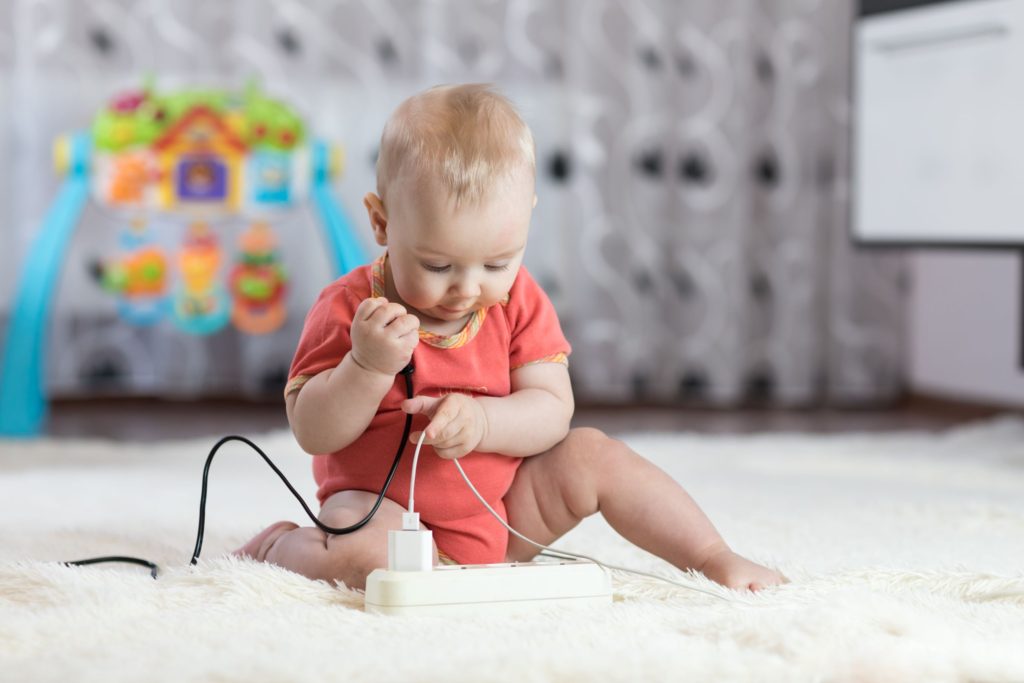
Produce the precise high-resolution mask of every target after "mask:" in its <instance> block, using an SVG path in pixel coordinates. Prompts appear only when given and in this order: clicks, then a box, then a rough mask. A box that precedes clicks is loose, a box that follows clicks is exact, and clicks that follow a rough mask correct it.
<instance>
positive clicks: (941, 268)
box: [906, 250, 1024, 407]
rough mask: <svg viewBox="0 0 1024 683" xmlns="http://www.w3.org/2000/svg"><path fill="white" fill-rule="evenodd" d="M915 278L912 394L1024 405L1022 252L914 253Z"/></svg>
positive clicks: (909, 349)
mask: <svg viewBox="0 0 1024 683" xmlns="http://www.w3.org/2000/svg"><path fill="white" fill-rule="evenodd" d="M910 276H911V280H910V282H911V286H910V305H909V316H910V318H909V320H908V324H909V327H910V329H909V330H908V334H907V363H906V367H907V368H908V373H909V384H910V389H911V390H912V391H913V392H915V393H919V394H926V395H931V396H937V397H942V398H950V399H957V400H967V401H980V402H985V403H994V404H1006V405H1012V406H1019V407H1024V371H1022V369H1021V366H1020V355H1021V352H1020V348H1021V321H1020V305H1021V302H1020V296H1021V294H1020V292H1021V279H1020V278H1021V255H1020V253H1018V252H1015V251H1012V250H1006V251H1002V250H1000V251H960V250H955V251H919V252H912V255H911V257H910Z"/></svg>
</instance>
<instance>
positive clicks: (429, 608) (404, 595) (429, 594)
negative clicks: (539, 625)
mask: <svg viewBox="0 0 1024 683" xmlns="http://www.w3.org/2000/svg"><path fill="white" fill-rule="evenodd" d="M611 601H612V587H611V580H610V579H609V578H608V574H607V573H606V572H605V571H604V570H603V569H601V567H599V566H597V565H596V564H594V563H593V562H586V561H582V560H565V561H544V562H513V563H509V564H457V565H447V566H438V567H435V568H434V570H433V571H428V572H426V571H393V570H390V569H374V570H373V571H372V572H371V573H370V575H369V576H368V577H367V579H366V599H365V605H366V611H367V612H373V613H377V614H404V615H432V614H468V613H481V612H487V613H492V614H494V613H500V614H515V613H522V612H531V611H535V610H538V609H546V608H552V607H568V606H592V605H607V604H611Z"/></svg>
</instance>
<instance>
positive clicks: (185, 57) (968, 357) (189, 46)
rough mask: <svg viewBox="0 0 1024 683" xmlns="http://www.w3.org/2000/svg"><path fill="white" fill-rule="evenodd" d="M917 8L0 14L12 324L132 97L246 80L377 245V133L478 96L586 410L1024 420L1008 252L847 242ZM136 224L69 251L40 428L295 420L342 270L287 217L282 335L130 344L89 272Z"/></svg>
mask: <svg viewBox="0 0 1024 683" xmlns="http://www.w3.org/2000/svg"><path fill="white" fill-rule="evenodd" d="M930 4H932V5H933V4H935V3H921V2H917V3H914V2H909V3H908V2H903V3H898V2H897V3H892V2H890V3H861V4H860V5H858V4H857V3H854V2H852V1H850V2H845V1H844V2H838V1H837V2H832V1H825V0H819V1H811V0H763V1H759V2H748V1H747V0H731V1H722V0H685V1H677V0H587V1H584V0H477V1H472V0H432V1H430V2H415V1H413V0H390V1H379V2H378V1H376V0H363V1H355V0H351V1H345V0H306V1H301V2H300V1H289V0H274V1H273V2H269V1H264V0H253V1H249V0H246V1H243V0H231V1H227V0H226V1H222V2H206V1H205V0H179V1H176V2H173V3H171V2H161V1H158V0H152V1H144V0H134V1H133V0H110V1H104V0H88V1H84V2H83V1H75V0H0V104H2V106H0V160H2V163H0V226H2V228H0V321H3V322H2V323H0V332H6V327H7V321H8V318H9V314H10V307H11V301H12V299H13V297H14V295H15V291H16V288H17V285H18V278H19V277H20V273H21V269H22V263H23V260H24V255H25V254H26V252H27V251H28V250H29V246H30V244H31V242H32V240H33V237H34V236H35V235H36V234H37V231H38V230H39V227H40V223H41V221H42V218H43V216H44V215H45V214H46V212H47V210H48V208H49V206H50V204H51V202H52V201H53V199H54V197H55V196H56V194H57V192H58V188H59V183H60V178H59V177H58V176H57V175H56V174H55V172H54V170H53V163H52V153H51V148H52V145H53V141H54V139H55V138H57V137H58V136H59V135H61V134H64V133H68V132H73V131H79V130H87V129H88V128H89V126H90V125H91V123H92V120H93V117H94V116H95V115H96V113H97V112H98V111H100V110H101V109H102V108H103V107H104V106H106V105H107V103H108V102H109V101H110V100H111V99H112V98H113V97H115V96H117V95H118V94H121V93H124V92H128V91H133V90H138V89H139V88H140V87H141V86H142V84H143V82H144V81H146V80H147V79H150V81H151V82H152V83H154V84H155V87H157V88H158V89H164V90H173V89H175V88H184V87H219V88H235V89H239V88H242V87H244V86H245V85H246V83H250V82H254V81H255V82H258V83H259V86H260V87H261V88H262V90H263V91H264V92H265V93H266V94H267V95H268V96H271V97H274V98H278V99H281V100H283V101H286V102H288V103H289V104H290V105H291V106H292V107H293V108H294V109H295V110H296V111H297V112H298V113H299V114H300V115H301V116H302V117H303V118H304V119H305V121H306V125H307V129H308V131H309V132H310V133H311V134H312V135H315V136H316V137H319V138H322V139H325V140H328V141H330V142H331V143H334V144H338V145H340V146H341V147H343V148H344V151H345V163H344V171H343V173H342V174H341V175H340V177H339V178H338V179H337V180H336V185H335V190H336V192H337V194H338V196H339V198H340V200H341V203H342V205H343V206H345V207H346V208H347V210H348V212H349V213H350V214H351V217H352V219H353V222H354V224H355V226H356V233H357V236H358V239H359V240H360V241H361V242H362V244H363V245H364V246H365V248H366V250H367V251H368V252H369V253H371V254H373V255H376V253H377V250H378V248H376V247H375V245H373V243H372V241H371V240H370V238H369V237H370V235H369V228H368V225H367V222H366V219H365V214H364V213H363V211H362V207H361V198H362V196H363V194H364V193H365V192H366V191H368V190H370V189H373V188H374V184H375V181H374V163H375V159H376V148H377V144H378V141H379V136H380V131H381V128H382V126H383V123H384V121H385V120H386V118H387V117H388V115H389V114H390V112H391V111H392V109H393V108H394V107H395V106H396V105H397V103H398V102H400V101H401V100H402V99H404V97H406V96H408V95H409V94H411V93H413V92H416V91H418V90H421V89H423V88H426V87H429V86H431V85H435V84H438V83H453V82H467V81H474V82H475V81H484V82H492V83H495V84H497V86H498V87H499V88H500V89H501V90H502V91H503V92H505V93H506V94H507V95H508V96H509V97H510V98H512V100H513V101H514V102H515V103H516V104H517V105H518V106H519V108H520V110H521V111H522V113H523V115H524V118H525V119H526V120H527V122H528V123H529V124H530V126H531V128H532V130H533V132H534V136H535V138H536V141H537V152H538V190H537V193H538V196H539V203H538V206H537V210H536V213H535V219H534V224H533V228H532V232H531V237H530V243H529V247H528V251H527V258H526V263H527V265H528V267H529V268H530V270H531V272H532V273H533V274H534V276H535V277H536V278H537V279H538V281H539V282H540V283H541V285H542V286H543V287H544V288H545V290H546V291H547V292H548V294H549V296H550V297H551V299H552V300H553V302H554V303H555V306H556V308H557V309H558V311H559V314H560V317H561V320H562V324H563V327H564V330H565V332H566V334H567V336H568V337H569V339H570V341H571V343H572V345H573V349H574V351H573V354H572V357H571V359H570V371H571V373H572V376H573V383H574V387H575V390H576V395H577V400H578V402H579V404H580V405H581V412H580V415H579V416H578V420H580V421H583V422H586V423H594V424H601V423H602V422H605V423H608V421H613V422H614V424H615V425H617V426H620V427H622V428H630V427H641V428H661V427H667V428H690V427H693V428H708V429H718V428H729V429H760V428H764V427H772V426H781V427H785V428H799V429H812V430H818V429H832V428H845V427H849V426H869V427H870V426H881V427H887V426H907V425H910V426H918V425H924V426H932V425H936V424H945V423H946V422H948V421H950V420H958V419H966V418H968V417H973V416H977V415H982V414H991V413H992V412H995V411H998V410H1014V409H1016V408H1018V407H1019V406H1020V405H1024V381H1022V380H1021V372H1020V367H1019V366H1020V363H1019V344H1020V339H1019V334H1020V333H1019V327H1020V316H1019V311H1018V309H1019V306H1020V301H1019V296H1020V289H1021V286H1020V282H1019V279H1018V278H1019V273H1018V267H1019V264H1018V258H1019V257H1018V255H1017V252H1016V250H1015V249H1010V248H1008V249H985V250H981V251H979V250H976V249H966V248H948V246H945V248H942V249H940V250H935V249H921V248H915V249H911V248H909V247H911V246H919V245H907V244H905V243H903V241H900V240H897V241H896V242H894V243H893V244H891V245H883V246H879V244H878V243H877V242H878V240H871V239H861V240H857V239H854V236H853V234H852V231H851V209H852V207H853V205H854V202H855V198H856V196H857V191H858V184H857V183H856V182H854V181H853V180H852V176H851V173H852V170H853V164H852V158H851V150H852V149H853V146H854V144H855V137H854V133H855V130H856V125H855V124H856V120H855V119H856V116H855V112H856V110H857V107H856V106H855V103H856V100H855V99H854V95H853V92H854V82H853V81H854V74H855V73H856V72H855V70H854V65H855V61H856V55H857V50H856V48H857V44H856V36H857V33H856V28H857V26H858V22H859V21H860V22H863V21H864V20H865V17H871V16H874V15H884V16H889V15H890V14H893V13H896V14H899V15H900V16H905V15H906V14H907V12H914V11H916V10H915V9H914V7H915V6H926V5H930ZM943 4H945V3H943ZM949 4H952V5H961V4H972V5H973V4H975V3H973V2H971V3H956V2H954V3H949ZM977 4H980V5H985V4H1007V3H977ZM1009 4H1015V3H1009ZM950 98H951V99H955V94H954V93H950ZM872 160H873V162H877V159H875V158H874V157H872ZM154 220H155V221H156V222H154V224H153V225H154V226H155V229H157V230H159V225H160V224H159V219H154ZM123 221H124V218H123V216H120V215H115V214H112V213H110V212H105V211H103V210H102V209H99V208H97V207H95V206H90V207H88V208H87V209H86V211H85V213H84V215H83V218H82V220H81V221H80V223H79V224H78V226H77V228H76V231H75V234H74V236H73V238H72V241H71V244H70V246H69V249H68V254H67V257H66V259H65V261H64V264H63V268H62V274H61V278H60V282H59V286H58V287H57V291H56V296H55V299H54V307H53V312H52V317H51V321H50V327H49V330H50V332H49V335H48V338H47V342H46V349H45V357H46V364H45V368H46V370H45V372H46V377H45V386H46V389H47V392H48V395H49V397H50V398H51V399H52V401H53V402H52V410H51V415H50V419H49V421H48V422H47V427H46V429H47V431H48V432H49V433H53V434H78V433H88V434H114V435H117V434H128V435H138V434H143V435H145V434H178V433H183V432H184V431H187V430H190V429H193V428H194V429H205V430H208V431H213V432H217V431H230V428H231V427H232V426H240V427H242V428H245V427H247V426H248V427H251V428H256V427H264V428H266V427H278V426H284V425H285V422H284V414H283V408H282V399H281V391H282V387H283V383H284V379H285V375H286V373H287V368H288V364H289V362H290V360H291V354H292V352H293V351H294V347H295V343H296V341H297V339H298V335H299V332H300V330H301V324H302V318H303V316H304V314H305V311H306V310H307V309H308V307H309V305H310V304H311V303H312V301H313V300H314V299H315V297H316V294H317V293H318V292H319V290H320V289H321V288H322V287H323V286H324V285H325V284H326V283H327V282H329V281H330V279H331V277H332V276H331V273H330V264H329V262H328V259H327V256H326V250H325V247H324V243H323V239H322V237H321V233H320V232H319V230H318V228H317V226H316V224H315V220H314V218H313V216H312V215H311V212H310V210H309V208H308V207H299V208H298V209H296V210H295V211H293V212H290V213H289V214H288V215H286V216H282V217H280V218H278V219H277V220H276V222H275V225H274V228H275V233H276V235H277V237H278V239H279V241H280V250H281V255H282V261H283V263H284V265H285V267H286V268H287V269H288V272H289V274H290V281H289V289H288V294H287V308H288V318H287V321H286V323H285V324H284V325H283V326H282V327H281V328H280V329H278V330H276V331H274V332H273V333H271V334H264V335H248V334H244V333H241V332H239V331H237V330H235V329H232V328H226V329H224V330H223V331H221V332H218V333H216V334H212V335H207V336H197V335H190V334H183V333H182V332H180V331H179V330H177V329H175V328H174V327H173V326H172V325H171V324H170V323H160V324H158V325H155V326H150V327H136V326H131V325H126V324H125V322H124V321H123V320H121V319H120V317H119V315H118V312H117V309H116V306H115V303H114V301H113V300H112V298H111V297H110V296H108V295H106V294H105V293H104V292H103V291H102V289H101V288H99V287H98V286H97V285H96V283H95V281H94V280H95V278H94V277H92V275H91V272H90V263H92V262H94V261H95V259H96V257H97V255H99V254H103V253H105V252H109V251H110V250H111V249H113V248H114V246H115V245H116V235H117V233H118V231H119V230H121V229H122V228H123V225H122V223H123ZM224 229H225V230H226V231H229V232H230V231H234V232H231V233H230V234H232V235H234V234H236V233H237V232H238V231H239V230H241V227H240V225H227V226H225V228H224ZM924 241H925V242H927V241H928V240H924ZM926 246H931V247H934V246H936V245H935V244H931V245H926ZM940 246H944V245H940ZM985 246H992V245H985ZM0 338H2V337H0ZM581 423H582V422H581ZM193 425H199V426H196V427H193ZM218 428H220V429H218Z"/></svg>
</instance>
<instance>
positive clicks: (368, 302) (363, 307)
mask: <svg viewBox="0 0 1024 683" xmlns="http://www.w3.org/2000/svg"><path fill="white" fill-rule="evenodd" d="M387 302H388V300H387V299H385V298H384V297H382V296H377V297H370V298H369V299H363V300H362V301H360V302H359V305H358V306H357V307H356V312H355V316H354V318H355V319H356V320H369V319H370V316H371V315H373V314H374V313H375V312H376V311H377V309H379V308H380V307H381V306H383V305H385V304H386V303H387Z"/></svg>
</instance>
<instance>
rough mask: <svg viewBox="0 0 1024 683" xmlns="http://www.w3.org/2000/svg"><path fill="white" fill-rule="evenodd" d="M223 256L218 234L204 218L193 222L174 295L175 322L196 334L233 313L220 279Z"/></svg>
mask: <svg viewBox="0 0 1024 683" xmlns="http://www.w3.org/2000/svg"><path fill="white" fill-rule="evenodd" d="M222 260H223V256H222V254H221V250H220V242H219V241H218V240H217V236H216V235H214V234H213V232H212V231H211V230H210V226H209V225H207V224H206V223H203V222H197V223H193V224H192V225H191V226H190V227H189V229H188V235H187V236H186V237H185V242H184V244H183V245H182V247H181V252H179V254H178V268H179V270H180V272H181V282H182V284H181V287H180V288H179V290H178V293H177V295H176V296H175V299H174V323H175V325H177V326H178V327H179V328H180V329H181V330H183V331H185V332H191V333H193V334H210V333H212V332H216V331H217V330H219V329H220V328H222V327H224V325H226V324H227V322H228V319H229V317H230V315H231V309H230V307H229V306H228V297H227V294H226V292H225V291H224V286H223V285H221V283H220V282H219V281H218V280H217V275H218V272H219V271H220V265H221V261H222Z"/></svg>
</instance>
